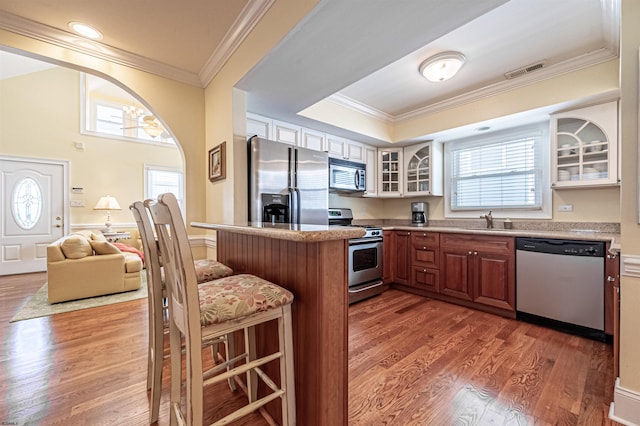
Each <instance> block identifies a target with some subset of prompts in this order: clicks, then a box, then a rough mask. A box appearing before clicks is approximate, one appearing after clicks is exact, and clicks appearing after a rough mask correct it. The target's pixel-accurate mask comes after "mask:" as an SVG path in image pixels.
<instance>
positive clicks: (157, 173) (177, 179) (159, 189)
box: [144, 165, 185, 216]
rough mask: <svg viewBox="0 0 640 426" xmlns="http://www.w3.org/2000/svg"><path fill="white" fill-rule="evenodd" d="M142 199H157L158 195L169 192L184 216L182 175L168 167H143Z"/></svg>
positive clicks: (180, 172) (179, 171)
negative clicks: (143, 184)
mask: <svg viewBox="0 0 640 426" xmlns="http://www.w3.org/2000/svg"><path fill="white" fill-rule="evenodd" d="M144 171H145V190H144V198H145V199H146V198H158V195H160V194H163V193H165V192H171V193H172V194H173V195H175V196H176V198H177V199H178V203H179V204H180V210H182V214H183V216H184V213H185V212H184V190H183V188H184V185H183V184H182V182H183V179H184V177H183V176H184V175H183V173H182V171H181V170H177V169H172V168H168V167H161V166H152V165H145V166H144Z"/></svg>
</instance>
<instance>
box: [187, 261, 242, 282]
mask: <svg viewBox="0 0 640 426" xmlns="http://www.w3.org/2000/svg"><path fill="white" fill-rule="evenodd" d="M193 266H195V267H196V278H197V279H198V283H203V282H206V281H213V280H217V279H218V278H224V277H228V276H229V275H233V270H232V269H231V268H229V267H228V266H227V265H225V264H224V263H220V262H217V261H215V260H212V259H200V260H194V261H193Z"/></svg>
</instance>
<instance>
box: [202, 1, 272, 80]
mask: <svg viewBox="0 0 640 426" xmlns="http://www.w3.org/2000/svg"><path fill="white" fill-rule="evenodd" d="M275 1H276V0H250V1H249V2H248V3H247V4H246V6H245V7H244V9H242V11H241V12H240V15H239V16H238V18H237V19H236V20H235V22H234V23H233V24H232V25H231V28H229V31H227V34H225V36H224V38H223V40H222V42H221V43H220V44H219V45H218V46H217V47H216V49H215V50H214V52H213V54H212V55H211V56H210V57H209V59H208V60H207V63H206V64H205V65H204V67H202V70H201V71H200V74H199V76H200V81H201V82H202V85H203V86H204V87H207V86H208V85H209V83H211V80H213V78H214V77H215V76H216V74H218V72H219V71H220V69H222V67H223V66H224V64H226V63H227V61H228V60H229V58H230V57H231V55H233V53H234V52H235V51H236V49H237V48H238V47H239V46H240V44H241V43H242V42H243V41H244V39H245V38H246V37H247V36H248V35H249V33H250V32H251V30H253V28H254V27H255V26H256V25H257V24H258V22H260V20H261V19H262V17H263V16H264V15H265V14H266V13H267V11H268V10H269V8H271V6H272V5H273V4H274V3H275Z"/></svg>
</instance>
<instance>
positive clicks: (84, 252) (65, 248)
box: [60, 235, 93, 259]
mask: <svg viewBox="0 0 640 426" xmlns="http://www.w3.org/2000/svg"><path fill="white" fill-rule="evenodd" d="M60 248H61V249H62V253H64V256H65V257H66V258H67V259H82V258H83V257H87V256H91V255H92V254H93V249H92V248H91V244H89V241H88V240H87V239H86V238H85V237H81V236H80V235H70V236H69V237H67V238H65V239H64V240H63V241H62V243H61V244H60Z"/></svg>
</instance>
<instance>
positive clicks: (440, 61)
mask: <svg viewBox="0 0 640 426" xmlns="http://www.w3.org/2000/svg"><path fill="white" fill-rule="evenodd" d="M465 60H466V58H465V57H464V55H463V54H462V53H460V52H443V53H438V54H437V55H434V56H432V57H430V58H428V59H427V60H426V61H424V62H423V63H422V64H420V74H422V75H423V76H424V77H425V78H426V79H427V80H429V81H433V82H434V83H436V82H440V81H445V80H449V79H450V78H451V77H453V76H454V75H456V73H457V72H458V71H460V68H462V65H464V62H465Z"/></svg>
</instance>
